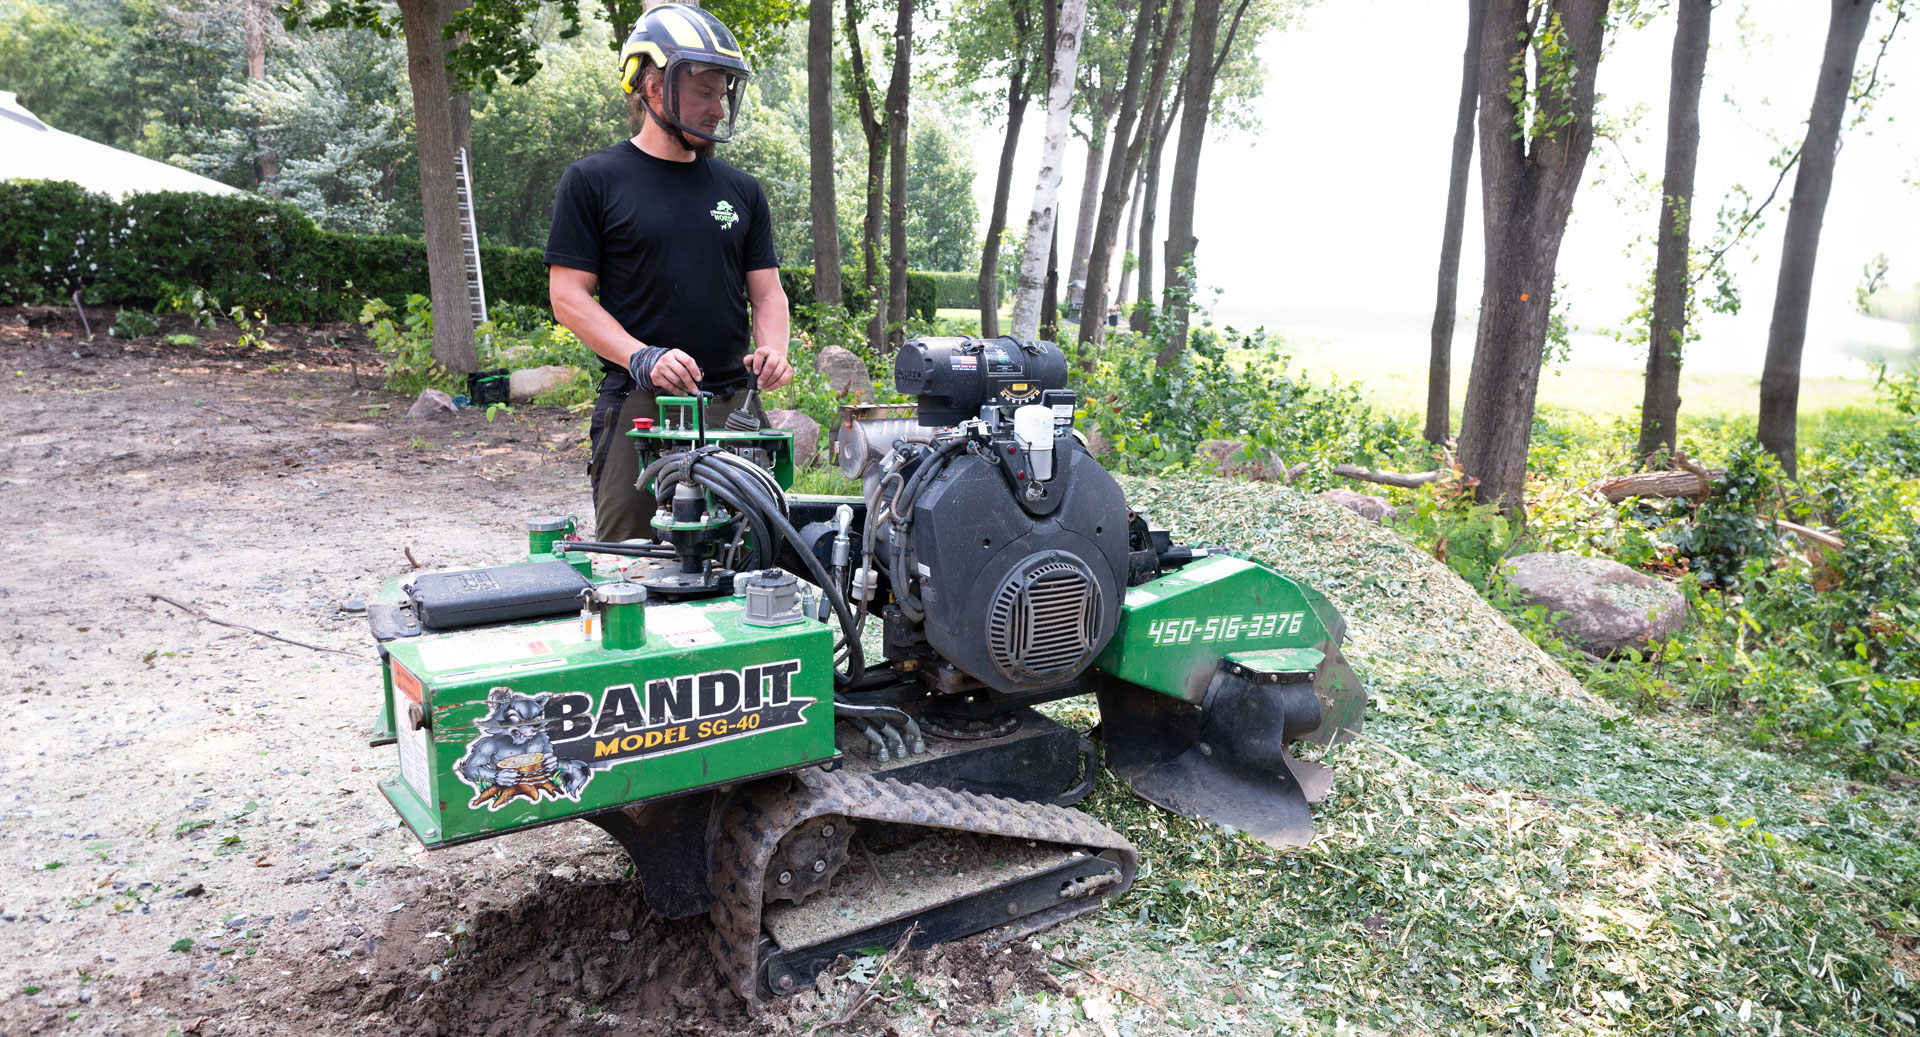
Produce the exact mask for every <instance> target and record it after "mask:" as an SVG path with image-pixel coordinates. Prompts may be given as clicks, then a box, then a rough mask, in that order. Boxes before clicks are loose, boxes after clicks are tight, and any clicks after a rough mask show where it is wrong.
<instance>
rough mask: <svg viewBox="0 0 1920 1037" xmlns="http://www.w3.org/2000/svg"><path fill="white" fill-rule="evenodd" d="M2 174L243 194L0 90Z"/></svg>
mask: <svg viewBox="0 0 1920 1037" xmlns="http://www.w3.org/2000/svg"><path fill="white" fill-rule="evenodd" d="M0 180H71V181H73V182H74V183H76V184H79V185H80V186H81V187H84V188H86V189H87V190H89V191H97V192H99V193H101V194H107V195H112V196H113V197H115V198H125V197H126V196H127V195H129V194H133V193H134V192H136V191H199V192H201V193H203V194H239V193H240V191H239V189H238V188H233V187H228V186H227V185H226V184H223V183H221V182H220V181H218V180H210V179H208V178H206V177H204V176H201V175H200V174H198V173H189V172H187V171H186V170H184V169H181V168H179V167H177V166H170V165H167V164H166V163H165V162H155V161H154V160H152V159H150V158H141V157H140V156H139V155H136V154H134V153H132V152H130V151H121V150H120V149H119V148H110V147H108V146H106V145H105V144H99V143H95V142H94V141H90V140H88V139H87V138H85V137H76V136H74V135H73V134H71V133H64V132H62V131H60V130H56V129H54V128H53V127H51V126H48V125H47V124H46V123H44V122H41V121H40V119H39V118H37V117H36V116H35V115H34V114H33V113H32V112H30V111H27V110H26V109H25V108H23V107H21V105H20V101H19V99H18V98H17V97H15V96H14V95H13V94H12V93H11V92H9V91H5V90H0Z"/></svg>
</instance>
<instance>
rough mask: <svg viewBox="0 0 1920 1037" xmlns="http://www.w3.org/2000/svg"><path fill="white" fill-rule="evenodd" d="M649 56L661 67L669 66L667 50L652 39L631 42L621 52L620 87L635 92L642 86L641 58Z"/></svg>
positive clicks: (628, 91) (648, 57)
mask: <svg viewBox="0 0 1920 1037" xmlns="http://www.w3.org/2000/svg"><path fill="white" fill-rule="evenodd" d="M641 58H647V59H649V60H651V61H652V62H653V63H654V64H655V65H658V66H659V67H661V68H666V67H667V55H666V52H664V51H662V50H661V49H660V45H659V44H658V43H655V42H653V41H652V40H641V41H640V42H638V43H633V42H629V43H628V44H627V45H626V47H624V48H623V49H622V50H621V52H620V89H621V90H623V91H625V92H627V93H629V94H630V93H633V92H634V91H635V90H637V89H639V88H640V59H641Z"/></svg>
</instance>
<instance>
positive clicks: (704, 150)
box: [641, 101, 715, 158]
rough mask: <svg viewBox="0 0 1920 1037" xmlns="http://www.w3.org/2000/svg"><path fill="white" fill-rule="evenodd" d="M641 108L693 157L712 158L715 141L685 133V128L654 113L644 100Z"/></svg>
mask: <svg viewBox="0 0 1920 1037" xmlns="http://www.w3.org/2000/svg"><path fill="white" fill-rule="evenodd" d="M641 109H642V110H643V111H645V112H646V117H647V118H649V119H652V120H653V123H654V125H656V126H658V127H660V128H661V129H663V130H666V131H667V135H668V136H670V137H672V138H673V139H674V140H675V141H677V142H679V144H680V146H681V147H683V148H686V149H687V150H688V151H691V152H693V157H694V158H712V157H713V149H714V147H715V142H713V141H710V140H707V139H706V138H704V137H695V136H693V135H691V134H689V133H687V132H686V131H685V130H682V129H681V128H680V127H678V126H675V125H674V124H673V123H670V122H668V121H667V120H666V119H664V118H662V117H661V116H660V115H659V114H658V113H656V112H655V111H654V110H653V107H652V106H651V105H648V104H647V103H646V102H645V101H642V102H641Z"/></svg>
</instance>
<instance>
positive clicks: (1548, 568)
mask: <svg viewBox="0 0 1920 1037" xmlns="http://www.w3.org/2000/svg"><path fill="white" fill-rule="evenodd" d="M1506 570H1507V580H1508V582H1509V583H1510V584H1511V585H1512V587H1513V590H1514V597H1515V598H1516V599H1517V600H1519V601H1521V602H1524V603H1527V604H1535V605H1544V606H1546V607H1547V608H1548V609H1549V610H1551V611H1553V612H1564V613H1566V615H1565V616H1564V617H1562V618H1561V619H1560V621H1559V628H1560V634H1561V636H1563V637H1565V638H1566V639H1567V640H1569V641H1571V642H1573V643H1574V644H1576V645H1578V646H1579V647H1580V648H1581V649H1583V650H1585V651H1586V652H1588V653H1589V654H1592V655H1597V656H1600V657H1601V658H1606V657H1609V656H1612V655H1616V654H1618V653H1619V652H1620V651H1621V650H1623V649H1626V648H1644V647H1645V646H1646V645H1647V644H1648V643H1649V642H1652V641H1661V640H1665V639H1666V638H1667V637H1669V636H1671V635H1672V634H1674V633H1675V632H1677V631H1678V630H1679V629H1680V628H1681V627H1682V626H1684V625H1685V624H1686V621H1687V601H1686V598H1684V597H1682V596H1681V594H1680V592H1679V591H1677V590H1675V589H1673V588H1672V587H1671V586H1668V585H1667V584H1665V583H1663V582H1661V581H1660V580H1657V579H1654V578H1653V577H1651V576H1648V575H1646V574H1645V573H1640V572H1635V571H1634V570H1632V569H1629V568H1627V567H1626V566H1624V565H1621V564H1620V563H1619V562H1615V561H1612V560H1610V559H1606V558H1586V557H1583V556H1581V555H1568V554H1554V553H1551V552H1538V553H1535V554H1524V555H1518V556H1516V557H1513V558H1510V559H1508V560H1507V562H1506Z"/></svg>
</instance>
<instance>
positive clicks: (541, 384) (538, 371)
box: [507, 364, 573, 400]
mask: <svg viewBox="0 0 1920 1037" xmlns="http://www.w3.org/2000/svg"><path fill="white" fill-rule="evenodd" d="M572 377H573V368H571V367H568V366H566V365H565V364H548V365H547V366H545V367H527V368H522V369H521V370H518V371H514V372H513V373H511V374H509V375H507V398H508V399H511V400H531V399H533V398H534V397H535V396H538V395H540V394H541V393H544V392H552V391H553V390H555V389H557V388H559V387H560V386H561V385H563V384H565V383H566V381H567V379H569V378H572Z"/></svg>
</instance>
